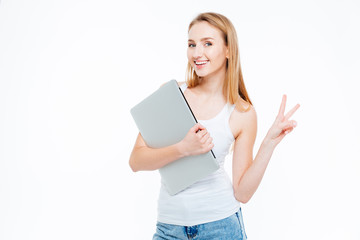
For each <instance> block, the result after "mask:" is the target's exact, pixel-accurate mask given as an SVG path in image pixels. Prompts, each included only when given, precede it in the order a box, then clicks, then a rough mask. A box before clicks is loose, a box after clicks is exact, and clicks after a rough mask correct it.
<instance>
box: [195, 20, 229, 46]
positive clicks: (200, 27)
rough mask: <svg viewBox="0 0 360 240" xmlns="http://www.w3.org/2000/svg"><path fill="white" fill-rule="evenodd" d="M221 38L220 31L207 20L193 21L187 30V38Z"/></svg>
mask: <svg viewBox="0 0 360 240" xmlns="http://www.w3.org/2000/svg"><path fill="white" fill-rule="evenodd" d="M207 37H210V38H214V39H215V40H217V39H222V38H223V37H222V32H221V31H220V30H219V29H217V28H216V27H214V26H212V25H211V24H209V23H208V22H205V21H202V22H198V23H195V24H194V25H193V26H192V27H191V28H190V30H189V40H190V39H191V40H194V41H197V40H200V39H202V38H207Z"/></svg>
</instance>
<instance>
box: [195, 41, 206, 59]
mask: <svg viewBox="0 0 360 240" xmlns="http://www.w3.org/2000/svg"><path fill="white" fill-rule="evenodd" d="M203 54H204V49H203V47H202V46H201V44H197V45H196V47H195V51H194V55H193V56H194V58H200V57H202V55H203Z"/></svg>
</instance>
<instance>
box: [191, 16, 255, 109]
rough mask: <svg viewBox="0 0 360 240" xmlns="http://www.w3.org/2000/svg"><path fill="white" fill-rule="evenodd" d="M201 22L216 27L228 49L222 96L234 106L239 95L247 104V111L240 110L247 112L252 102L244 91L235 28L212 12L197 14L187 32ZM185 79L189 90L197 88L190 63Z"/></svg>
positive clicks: (228, 21) (196, 79)
mask: <svg viewBox="0 0 360 240" xmlns="http://www.w3.org/2000/svg"><path fill="white" fill-rule="evenodd" d="M203 21H205V22H208V23H209V24H210V25H212V26H214V27H216V28H217V29H219V30H220V31H221V32H222V34H223V37H224V42H225V44H226V46H227V47H228V55H229V58H228V59H227V62H226V74H225V81H224V85H223V94H224V96H225V98H226V99H227V102H229V103H230V104H235V103H236V102H237V100H238V98H239V95H240V97H241V98H242V99H243V100H244V101H245V102H247V103H249V106H248V108H247V109H243V107H241V108H242V110H245V111H247V110H248V109H249V107H250V105H252V102H251V100H250V98H249V95H248V93H247V91H246V88H245V83H244V79H243V75H242V72H241V66H240V54H239V47H238V39H237V34H236V31H235V28H234V26H233V24H232V23H231V22H230V20H229V19H227V18H226V17H225V16H223V15H221V14H218V13H214V12H206V13H201V14H199V15H198V16H197V17H195V18H194V19H193V20H192V21H191V23H190V24H189V28H188V32H189V31H190V29H191V27H192V26H193V25H194V24H196V23H199V22H203ZM185 77H186V83H187V85H188V86H189V87H190V88H191V87H195V86H197V85H198V84H199V82H200V78H199V76H198V75H197V74H196V72H195V69H194V68H193V67H192V66H191V64H190V63H188V64H187V68H186V76H185Z"/></svg>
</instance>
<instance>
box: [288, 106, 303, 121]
mask: <svg viewBox="0 0 360 240" xmlns="http://www.w3.org/2000/svg"><path fill="white" fill-rule="evenodd" d="M299 107H300V104H296V106H295V107H293V108H292V109H291V110H290V111H289V112H288V113H287V114H286V115H285V120H288V119H289V118H290V117H291V116H292V115H293V114H294V113H295V112H296V110H298V109H299Z"/></svg>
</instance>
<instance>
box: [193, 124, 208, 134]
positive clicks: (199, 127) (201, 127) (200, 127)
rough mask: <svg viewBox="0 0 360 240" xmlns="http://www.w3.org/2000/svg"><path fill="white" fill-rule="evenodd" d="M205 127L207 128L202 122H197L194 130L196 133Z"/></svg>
mask: <svg viewBox="0 0 360 240" xmlns="http://www.w3.org/2000/svg"><path fill="white" fill-rule="evenodd" d="M204 129H205V127H204V126H203V125H201V124H200V123H197V124H195V125H194V126H193V127H192V130H193V131H194V132H196V133H197V132H199V131H201V130H204Z"/></svg>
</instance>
